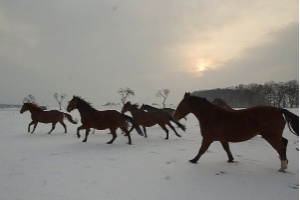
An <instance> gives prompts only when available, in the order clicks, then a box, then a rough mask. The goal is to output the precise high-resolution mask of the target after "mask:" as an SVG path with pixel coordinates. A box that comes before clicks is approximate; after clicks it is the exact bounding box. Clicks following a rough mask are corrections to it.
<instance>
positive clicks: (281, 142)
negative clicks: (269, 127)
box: [264, 134, 288, 172]
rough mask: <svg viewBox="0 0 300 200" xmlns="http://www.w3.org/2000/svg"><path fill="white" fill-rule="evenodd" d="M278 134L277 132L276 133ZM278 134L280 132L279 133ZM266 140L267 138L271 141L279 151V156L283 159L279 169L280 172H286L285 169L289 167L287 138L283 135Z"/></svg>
mask: <svg viewBox="0 0 300 200" xmlns="http://www.w3.org/2000/svg"><path fill="white" fill-rule="evenodd" d="M274 135H275V136H276V134H274ZM277 135H278V134H277ZM264 139H265V140H267V142H269V143H270V144H271V146H272V147H273V148H274V149H275V150H276V151H277V153H278V154H279V158H280V161H281V167H280V169H279V170H278V171H280V172H285V170H286V169H287V163H288V161H287V158H286V146H285V145H287V139H285V138H283V137H281V138H279V137H277V138H269V137H267V138H265V137H264Z"/></svg>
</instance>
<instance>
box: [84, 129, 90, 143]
mask: <svg viewBox="0 0 300 200" xmlns="http://www.w3.org/2000/svg"><path fill="white" fill-rule="evenodd" d="M89 132H90V128H86V129H85V138H84V140H82V142H86V141H87V139H88V136H89Z"/></svg>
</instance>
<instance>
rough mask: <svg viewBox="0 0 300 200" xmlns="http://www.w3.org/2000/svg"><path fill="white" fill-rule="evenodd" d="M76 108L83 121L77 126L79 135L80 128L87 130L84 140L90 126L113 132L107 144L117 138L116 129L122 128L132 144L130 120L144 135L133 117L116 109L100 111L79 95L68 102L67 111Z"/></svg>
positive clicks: (78, 135) (78, 134) (86, 137)
mask: <svg viewBox="0 0 300 200" xmlns="http://www.w3.org/2000/svg"><path fill="white" fill-rule="evenodd" d="M74 109H78V111H79V113H80V116H81V123H82V125H81V126H79V127H78V128H77V137H78V138H80V137H81V135H80V130H82V129H85V130H86V132H85V138H84V140H83V141H82V142H86V141H87V139H88V135H89V132H90V128H94V129H98V130H104V129H109V130H110V132H111V134H112V139H111V140H110V141H109V142H107V144H112V143H113V142H114V140H115V139H116V138H117V133H116V130H117V129H118V128H120V129H121V130H122V131H123V132H124V133H125V136H127V137H128V144H132V141H131V136H130V131H128V124H127V122H130V123H131V124H132V126H133V128H135V129H136V131H137V132H138V133H139V134H140V135H143V133H142V130H141V129H140V127H139V126H138V125H137V124H136V122H135V121H134V119H133V118H132V117H130V116H127V115H124V114H122V113H120V112H118V111H116V110H105V111H98V110H96V109H95V108H93V107H92V106H91V104H90V103H88V102H86V101H85V100H84V99H83V98H81V97H79V96H73V98H72V100H71V101H69V103H68V107H67V111H68V112H71V111H72V110H74Z"/></svg>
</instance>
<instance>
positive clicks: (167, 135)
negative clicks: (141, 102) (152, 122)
mask: <svg viewBox="0 0 300 200" xmlns="http://www.w3.org/2000/svg"><path fill="white" fill-rule="evenodd" d="M159 126H160V127H161V128H162V129H163V130H164V131H165V132H166V138H165V140H168V139H169V130H168V129H167V128H166V125H165V124H159Z"/></svg>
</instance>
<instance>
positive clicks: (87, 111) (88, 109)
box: [77, 105, 97, 116]
mask: <svg viewBox="0 0 300 200" xmlns="http://www.w3.org/2000/svg"><path fill="white" fill-rule="evenodd" d="M77 109H78V111H79V113H80V115H81V116H82V115H89V114H91V113H92V112H94V111H97V110H96V109H94V108H93V107H91V106H86V105H81V106H80V105H78V106H77Z"/></svg>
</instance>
